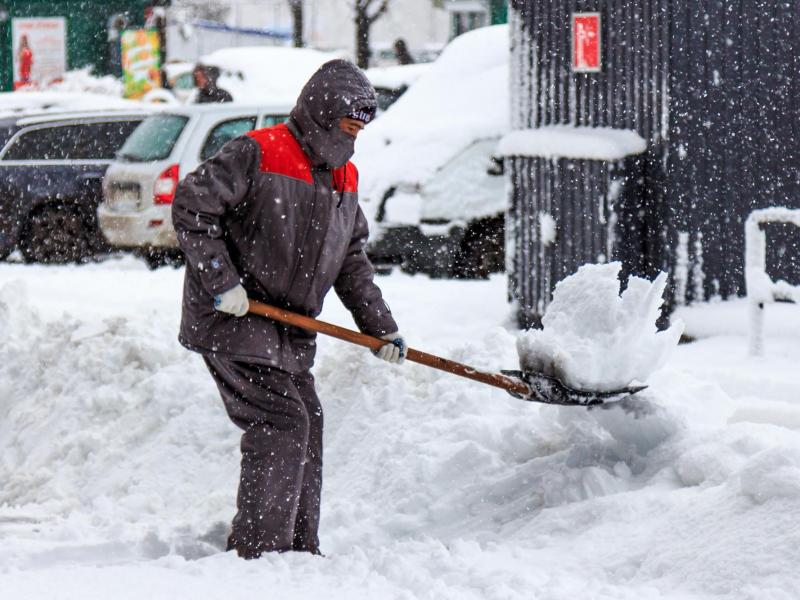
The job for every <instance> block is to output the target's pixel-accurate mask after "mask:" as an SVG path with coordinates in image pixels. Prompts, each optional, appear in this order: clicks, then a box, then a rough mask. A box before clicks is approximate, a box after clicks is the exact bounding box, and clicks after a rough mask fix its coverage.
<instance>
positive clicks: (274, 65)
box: [199, 46, 341, 105]
mask: <svg viewBox="0 0 800 600" xmlns="http://www.w3.org/2000/svg"><path fill="white" fill-rule="evenodd" d="M334 58H341V56H340V55H339V54H336V53H330V52H320V51H319V50H313V49H311V48H287V47H281V46H244V47H240V48H223V49H221V50H216V51H215V52H212V53H211V54H208V55H206V56H203V57H202V58H201V59H200V61H199V62H201V63H203V64H207V65H213V66H215V67H219V68H220V69H221V70H222V74H221V76H220V79H219V85H220V87H223V88H225V89H226V90H228V91H229V92H230V93H231V95H232V96H233V97H234V99H235V100H236V101H237V102H255V103H257V102H263V101H265V100H268V101H271V102H272V101H275V102H284V103H288V104H290V105H294V102H295V101H296V100H297V96H299V95H300V90H302V89H303V86H304V85H305V84H306V82H307V81H308V79H309V78H310V77H311V75H313V74H314V72H315V71H316V70H317V69H318V68H319V67H321V66H322V65H323V64H324V63H326V62H328V61H329V60H333V59H334Z"/></svg>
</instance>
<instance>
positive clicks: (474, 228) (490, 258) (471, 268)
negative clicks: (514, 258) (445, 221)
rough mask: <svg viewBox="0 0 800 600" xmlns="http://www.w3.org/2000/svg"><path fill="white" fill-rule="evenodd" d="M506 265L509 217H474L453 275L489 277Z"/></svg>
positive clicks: (457, 276) (464, 277) (456, 261)
mask: <svg viewBox="0 0 800 600" xmlns="http://www.w3.org/2000/svg"><path fill="white" fill-rule="evenodd" d="M504 269H505V218H504V217H503V216H502V215H499V216H495V217H487V218H485V219H480V220H479V221H474V222H473V223H471V224H470V226H469V227H468V228H467V231H466V233H465V234H464V238H463V240H462V241H461V246H460V248H459V250H458V253H457V255H456V260H455V263H454V265H453V272H452V275H453V277H455V278H458V279H487V278H488V277H489V275H490V274H492V273H499V272H501V271H503V270H504Z"/></svg>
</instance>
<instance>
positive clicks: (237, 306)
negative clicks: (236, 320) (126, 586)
mask: <svg viewBox="0 0 800 600" xmlns="http://www.w3.org/2000/svg"><path fill="white" fill-rule="evenodd" d="M214 308H216V309H217V310H218V311H220V312H224V313H229V314H232V315H236V316H237V317H243V316H245V315H246V314H247V311H248V310H250V301H249V300H248V299H247V292H246V291H245V290H244V288H243V287H242V284H241V283H240V284H238V285H237V286H236V287H235V288H233V289H230V290H228V291H227V292H223V293H222V294H220V295H218V296H214Z"/></svg>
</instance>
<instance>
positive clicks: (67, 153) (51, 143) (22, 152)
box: [3, 125, 81, 160]
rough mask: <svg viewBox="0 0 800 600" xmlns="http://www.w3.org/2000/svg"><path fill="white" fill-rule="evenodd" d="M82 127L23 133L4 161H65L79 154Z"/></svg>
mask: <svg viewBox="0 0 800 600" xmlns="http://www.w3.org/2000/svg"><path fill="white" fill-rule="evenodd" d="M80 144H81V126H80V125H65V126H60V127H43V128H39V129H32V130H30V131H26V132H23V133H22V134H21V135H20V136H19V137H18V138H17V139H16V140H15V141H14V143H13V144H12V145H11V146H10V147H9V148H8V150H7V151H6V153H5V156H3V160H65V159H68V158H71V157H72V155H73V154H75V153H77V152H78V149H79V148H80Z"/></svg>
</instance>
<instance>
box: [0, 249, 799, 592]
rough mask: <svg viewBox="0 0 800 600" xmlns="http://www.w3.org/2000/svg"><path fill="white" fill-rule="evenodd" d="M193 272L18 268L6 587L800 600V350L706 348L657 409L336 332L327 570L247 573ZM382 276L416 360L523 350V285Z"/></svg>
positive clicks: (328, 357) (675, 375) (8, 365)
mask: <svg viewBox="0 0 800 600" xmlns="http://www.w3.org/2000/svg"><path fill="white" fill-rule="evenodd" d="M181 277H182V273H181V272H180V271H176V270H173V269H159V270H157V271H154V272H151V271H148V270H146V269H145V268H144V267H143V266H142V265H141V264H140V263H138V262H136V261H133V260H127V259H126V260H123V261H109V262H107V263H104V264H101V265H86V266H80V267H75V266H69V267H42V266H30V265H24V266H23V265H12V264H8V263H3V264H0V415H2V419H0V481H2V482H3V483H2V485H0V538H1V539H2V540H3V543H2V544H0V590H2V592H3V593H2V594H0V595H2V596H3V597H4V598H5V597H6V596H7V597H9V598H25V599H26V600H39V599H42V600H45V599H52V598H81V599H83V600H100V599H106V598H114V599H115V600H141V599H142V598H148V599H152V600H167V599H174V598H175V597H176V590H177V596H179V597H191V598H193V599H196V600H216V599H218V598H223V597H224V598H254V597H259V595H260V596H264V594H265V590H268V592H269V595H271V596H272V597H278V598H285V599H287V600H291V599H303V600H305V599H308V598H326V599H327V598H330V599H332V600H339V599H342V600H345V599H348V600H349V599H353V598H392V599H395V598H396V599H398V600H399V599H402V600H406V599H416V598H420V599H435V600H523V599H530V598H543V599H545V598H546V599H552V600H563V599H564V598H592V599H595V600H689V599H692V600H700V599H703V600H706V599H709V598H725V599H726V600H766V599H769V600H773V599H774V600H783V599H790V598H791V599H794V598H798V597H800V577H799V576H798V574H797V565H798V564H800V544H798V543H797V523H798V521H800V486H798V481H800V425H798V423H800V403H798V398H797V389H798V387H799V386H800V375H798V371H797V364H796V362H797V361H796V357H797V356H798V354H800V338H798V337H797V336H787V337H785V338H782V339H781V340H778V339H771V340H770V341H771V343H770V345H769V350H768V351H769V352H770V354H769V355H768V358H769V360H765V361H748V360H746V358H745V357H744V356H743V348H744V346H745V337H744V336H739V337H715V338H712V339H708V340H702V341H700V342H697V343H695V344H688V345H683V346H681V347H680V348H679V349H678V350H677V351H676V352H675V353H674V355H673V357H672V359H671V360H670V362H669V364H668V365H667V366H666V367H665V368H664V369H662V370H661V371H658V372H656V373H654V374H653V375H652V377H651V379H650V382H649V383H650V384H651V387H650V389H649V390H648V392H647V397H646V398H641V397H637V399H636V402H635V403H631V404H628V405H625V404H619V405H614V406H612V407H607V408H602V409H600V408H598V409H596V410H591V411H588V410H585V409H582V408H577V409H576V408H574V407H572V408H557V407H551V406H540V405H535V404H531V403H527V402H521V401H519V400H516V399H513V398H511V397H510V396H508V395H507V394H506V393H505V392H503V391H501V390H496V389H494V388H490V387H488V386H482V385H480V384H477V383H475V382H472V381H467V380H464V379H461V378H458V377H454V376H450V375H447V374H442V373H440V372H437V371H433V370H431V369H426V368H423V367H421V366H419V365H414V364H410V363H406V364H405V365H402V366H399V367H392V366H388V365H385V364H383V363H381V362H379V361H377V360H376V359H375V358H374V357H373V356H371V354H370V353H369V352H367V351H365V350H363V349H361V348H356V347H352V346H349V345H344V344H343V343H342V342H339V341H336V340H330V339H322V338H321V339H320V340H319V355H318V361H317V365H316V367H315V375H316V380H317V386H318V391H319V395H320V398H321V399H322V402H323V406H324V410H325V418H326V431H325V480H324V484H323V507H322V526H321V541H322V548H323V551H324V552H325V554H326V555H327V556H326V557H325V558H319V557H312V556H306V555H295V554H292V553H288V554H279V555H270V556H266V557H264V558H262V559H261V560H259V561H250V562H247V561H241V560H238V559H236V558H235V557H234V556H232V555H231V554H226V553H224V552H223V551H222V549H223V548H224V541H225V536H226V534H227V530H228V526H229V521H230V518H231V516H232V513H233V510H234V502H235V486H236V478H237V474H238V464H239V450H238V435H239V432H238V430H236V429H235V428H234V427H233V426H232V425H231V424H230V423H229V421H228V419H227V417H226V415H225V414H224V409H223V408H222V404H221V402H220V400H219V397H218V392H217V390H216V389H215V387H214V384H213V381H212V380H211V379H210V377H209V376H208V375H207V373H206V372H205V368H204V367H203V365H202V362H201V361H200V360H199V358H198V357H197V356H195V355H193V354H191V353H189V352H187V351H184V350H183V349H182V348H180V347H179V346H178V344H177V342H176V340H175V335H176V331H177V325H178V319H179V309H180V306H179V297H180V293H181ZM609 279H611V278H610V277H609ZM379 284H380V285H381V287H382V289H383V291H384V295H385V297H386V298H387V299H388V301H389V303H390V304H391V306H392V310H393V313H394V314H395V316H396V317H397V319H398V322H399V323H400V325H401V327H402V329H403V331H405V332H406V335H407V337H408V339H409V341H410V343H411V344H412V345H413V346H415V347H419V348H421V349H425V350H428V351H431V352H434V353H437V354H441V355H443V356H447V357H451V358H454V359H456V360H459V361H462V362H465V363H467V364H472V365H474V366H476V367H478V368H481V369H487V370H496V369H499V368H507V367H508V366H510V365H512V364H513V362H514V361H515V360H516V359H517V356H516V352H515V350H514V340H515V338H514V335H513V334H512V333H510V332H508V331H506V330H505V329H503V328H502V327H499V326H498V323H499V321H500V320H501V319H502V315H503V314H504V313H505V311H507V304H506V281H505V278H504V277H493V278H492V279H491V280H489V281H442V280H431V279H429V278H426V277H409V276H404V275H392V276H390V277H385V278H380V279H379ZM609 287H611V286H609ZM618 290H619V288H618V287H617V288H616V292H617V293H618ZM600 292H602V290H600ZM608 295H609V296H610V295H611V293H610V292H609V293H608ZM453 298H457V299H458V302H453ZM720 304H722V303H720ZM420 307H425V310H420ZM706 308H707V310H713V309H714V308H715V307H714V306H708V307H706ZM792 308H796V307H792ZM686 310H688V309H686ZM777 312H778V311H777V310H776V311H775V313H776V314H777ZM323 316H324V318H325V319H326V320H328V321H331V322H336V323H341V324H344V325H351V323H352V319H351V318H350V317H349V316H348V314H347V312H346V310H345V309H344V308H343V307H342V306H341V305H340V304H339V303H338V302H336V301H335V299H333V298H331V299H330V300H329V302H328V303H327V304H326V307H325V313H324V315H323ZM720 320H722V319H720ZM779 342H780V343H779ZM739 354H742V356H739ZM776 382H778V383H779V384H780V385H779V386H776ZM790 417H791V418H790ZM743 549H745V550H746V551H744V550H743Z"/></svg>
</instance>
